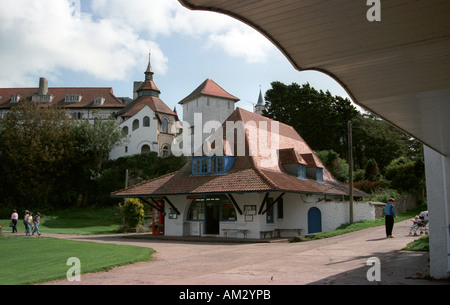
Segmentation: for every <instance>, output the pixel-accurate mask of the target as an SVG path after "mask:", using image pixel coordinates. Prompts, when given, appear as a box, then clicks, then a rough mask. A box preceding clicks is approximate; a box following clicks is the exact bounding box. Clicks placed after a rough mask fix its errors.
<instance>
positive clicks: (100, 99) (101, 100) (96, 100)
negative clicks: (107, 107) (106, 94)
mask: <svg viewBox="0 0 450 305" xmlns="http://www.w3.org/2000/svg"><path fill="white" fill-rule="evenodd" d="M104 103H105V98H103V97H96V98H94V105H95V106H101V105H103V104H104Z"/></svg>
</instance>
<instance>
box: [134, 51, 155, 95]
mask: <svg viewBox="0 0 450 305" xmlns="http://www.w3.org/2000/svg"><path fill="white" fill-rule="evenodd" d="M150 59H151V53H148V66H147V70H145V81H143V82H140V85H139V88H137V89H136V93H137V95H138V96H155V97H159V94H160V93H161V91H159V89H158V87H156V85H155V83H154V82H153V74H154V73H153V70H152V64H151V60H150Z"/></svg>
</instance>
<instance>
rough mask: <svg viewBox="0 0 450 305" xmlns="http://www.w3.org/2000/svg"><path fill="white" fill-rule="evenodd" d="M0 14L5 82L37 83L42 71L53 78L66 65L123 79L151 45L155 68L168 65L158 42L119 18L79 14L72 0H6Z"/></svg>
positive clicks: (2, 78)
mask: <svg viewBox="0 0 450 305" xmlns="http://www.w3.org/2000/svg"><path fill="white" fill-rule="evenodd" d="M0 19H1V20H3V21H4V22H2V25H1V28H0V66H1V67H2V69H1V70H0V85H1V86H5V87H6V86H23V85H30V84H34V83H35V82H36V78H37V77H38V76H46V77H48V78H49V79H52V78H55V77H57V75H58V73H59V71H60V70H61V69H69V70H72V71H81V72H86V73H89V74H90V75H93V76H95V77H97V78H99V79H104V80H122V79H125V77H126V75H127V74H129V73H130V72H131V71H132V70H133V69H134V68H135V67H136V64H137V59H139V58H142V54H146V53H147V52H148V49H149V47H151V48H152V53H153V54H154V58H156V59H157V61H158V65H155V68H156V67H157V68H158V69H159V70H160V72H161V73H164V72H165V70H166V69H167V65H166V64H167V58H166V57H164V55H163V53H162V52H161V50H160V48H159V46H158V45H157V44H156V43H154V42H151V41H150V40H145V39H143V38H140V37H139V35H137V33H136V31H135V30H134V29H132V28H131V27H130V26H128V25H126V24H121V23H118V22H115V21H114V20H109V19H99V20H97V21H93V19H92V16H90V15H89V14H81V16H80V17H79V18H77V17H75V16H73V11H72V9H71V7H70V5H69V2H68V1H61V0H45V1H36V0H8V1H5V0H2V1H0ZM155 62H156V61H155Z"/></svg>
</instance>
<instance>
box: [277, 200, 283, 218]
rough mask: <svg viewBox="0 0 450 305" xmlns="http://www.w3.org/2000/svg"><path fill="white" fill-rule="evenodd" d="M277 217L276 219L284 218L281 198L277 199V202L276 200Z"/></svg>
mask: <svg viewBox="0 0 450 305" xmlns="http://www.w3.org/2000/svg"><path fill="white" fill-rule="evenodd" d="M277 218H278V219H283V218H284V206H283V198H280V199H278V202H277Z"/></svg>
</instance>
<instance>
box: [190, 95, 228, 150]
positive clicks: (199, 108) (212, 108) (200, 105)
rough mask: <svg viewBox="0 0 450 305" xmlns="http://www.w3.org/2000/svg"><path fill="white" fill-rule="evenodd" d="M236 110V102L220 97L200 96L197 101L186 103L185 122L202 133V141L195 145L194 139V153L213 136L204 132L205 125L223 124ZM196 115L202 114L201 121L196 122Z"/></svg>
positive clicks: (192, 143)
mask: <svg viewBox="0 0 450 305" xmlns="http://www.w3.org/2000/svg"><path fill="white" fill-rule="evenodd" d="M234 110H235V103H234V101H231V100H227V99H223V98H218V97H209V96H200V97H198V98H197V99H194V100H191V101H189V102H186V103H184V104H183V121H185V122H188V123H189V125H190V126H191V127H192V126H194V127H196V129H195V130H196V131H195V132H197V133H198V131H199V130H200V131H201V133H202V137H201V141H200V140H199V141H197V143H195V141H194V138H192V140H191V146H192V148H193V151H195V150H197V149H198V147H200V146H201V145H202V144H203V142H204V141H205V140H206V138H207V137H209V136H210V135H211V133H205V132H203V127H204V126H205V123H206V122H209V121H217V122H219V123H220V124H222V123H223V122H225V120H226V119H227V118H228V117H229V116H230V115H231V114H232V113H233V112H234ZM195 114H201V121H196V119H195V118H196V116H195ZM199 117H200V116H199V115H197V118H199ZM184 132H185V131H184ZM189 132H190V131H189ZM194 145H196V146H194Z"/></svg>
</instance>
